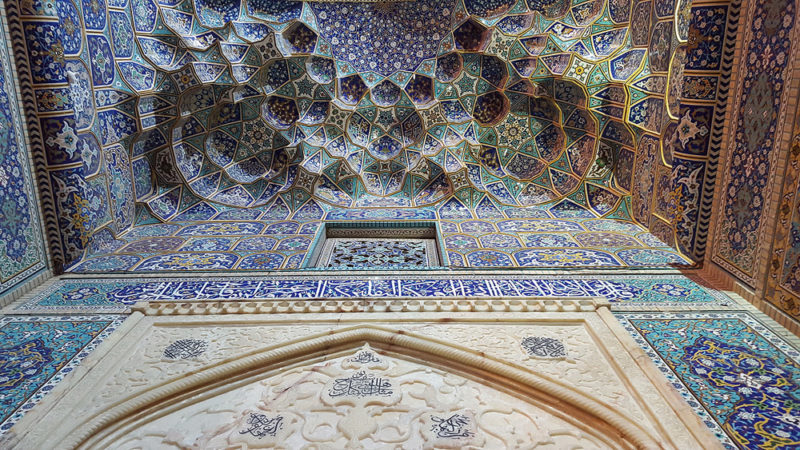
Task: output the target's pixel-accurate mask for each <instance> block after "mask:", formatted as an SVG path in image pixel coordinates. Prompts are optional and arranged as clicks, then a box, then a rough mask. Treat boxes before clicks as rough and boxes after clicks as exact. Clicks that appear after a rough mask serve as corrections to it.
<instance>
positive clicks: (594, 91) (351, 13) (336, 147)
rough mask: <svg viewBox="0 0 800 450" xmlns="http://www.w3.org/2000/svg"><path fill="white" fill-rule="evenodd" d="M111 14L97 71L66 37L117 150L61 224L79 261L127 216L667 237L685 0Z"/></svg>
mask: <svg viewBox="0 0 800 450" xmlns="http://www.w3.org/2000/svg"><path fill="white" fill-rule="evenodd" d="M67 3H69V4H71V3H70V2H68V1H66V0H64V4H65V5H66V4H67ZM102 7H105V8H106V9H107V10H108V18H109V19H108V21H107V22H104V23H102V24H101V23H99V22H98V23H96V24H95V23H94V22H92V20H94V19H92V18H93V17H94V16H93V15H91V14H90V16H91V17H89V18H87V19H86V20H85V21H83V22H81V23H82V25H83V26H84V27H86V30H87V31H86V32H87V33H88V35H87V39H86V43H85V44H86V45H85V47H86V48H88V50H89V53H90V54H94V55H96V57H94V58H91V60H90V61H88V62H87V63H86V64H87V65H88V66H89V67H90V70H89V71H88V73H83V72H86V71H81V70H79V69H80V67H78V68H71V67H73V66H77V65H78V64H77V63H74V62H72V59H75V58H76V57H75V56H74V55H72V53H75V52H76V51H78V50H79V49H80V48H81V45H82V43H74V44H75V45H73V47H75V48H74V49H73V48H72V47H69V48H66V47H65V50H64V51H65V52H67V55H66V58H67V59H68V60H70V62H69V64H68V69H69V70H70V73H71V75H70V77H71V78H70V80H73V81H75V82H80V81H81V80H82V79H83V78H88V79H89V83H88V84H89V87H90V89H91V90H92V92H93V94H94V96H95V99H96V102H95V103H96V104H97V105H98V106H97V111H95V110H93V109H91V108H90V109H85V108H84V110H83V111H82V112H81V113H80V114H78V113H76V115H75V128H76V131H77V132H78V134H79V136H82V134H80V133H84V134H85V133H86V132H87V130H89V131H92V132H94V133H95V134H96V135H97V136H98V140H99V141H100V145H101V146H102V147H104V151H105V150H106V149H107V148H113V149H114V152H111V153H113V154H114V155H118V156H113V158H112V160H113V164H108V170H107V171H108V172H109V173H107V174H105V177H106V178H108V177H111V178H113V179H112V180H111V181H110V182H108V191H109V198H108V201H107V202H106V205H105V206H103V207H107V208H108V209H109V210H110V211H113V212H107V213H105V214H106V216H110V217H111V219H112V222H111V225H110V226H109V225H108V224H109V221H108V220H107V218H108V217H105V218H104V217H98V218H96V220H94V219H93V220H89V221H88V222H87V221H82V222H81V223H80V224H78V223H77V222H76V223H73V222H75V221H74V220H71V219H69V217H67V216H64V218H62V219H63V220H62V219H60V220H61V222H63V224H61V225H62V227H61V228H62V230H64V231H62V234H63V235H64V236H65V237H62V246H63V253H64V254H65V256H64V259H65V264H66V265H69V264H71V263H74V262H75V261H77V260H78V259H80V258H81V257H84V256H86V254H87V252H88V253H89V254H99V253H103V252H108V251H115V250H117V249H119V248H120V247H121V246H122V245H124V244H125V243H127V242H131V241H130V240H129V239H126V240H125V242H122V243H120V242H119V241H117V239H118V238H119V237H120V236H123V235H124V233H126V232H127V231H128V230H130V228H131V226H133V225H137V226H138V225H149V224H153V223H163V222H190V221H204V220H254V219H261V220H282V219H287V218H289V217H291V218H293V219H300V220H301V221H302V220H305V219H309V220H310V219H317V220H318V219H323V218H326V217H327V216H326V214H333V213H335V211H336V210H337V209H344V210H358V211H361V212H358V213H354V214H355V215H354V216H353V217H356V216H357V217H362V216H360V215H359V214H362V212H363V211H365V210H366V211H368V210H375V209H384V210H385V209H386V208H392V209H393V211H401V210H402V209H403V208H405V209H409V210H410V209H413V210H414V211H416V212H414V213H409V214H410V216H409V217H408V218H412V217H411V216H414V218H418V219H425V220H429V219H445V218H448V217H450V218H453V217H456V218H462V219H465V218H501V219H502V218H506V219H513V218H517V217H522V218H540V219H546V218H569V217H583V218H609V219H614V220H621V221H626V222H634V223H636V222H638V224H637V226H639V225H641V226H643V227H645V228H650V229H651V230H652V231H653V233H654V234H655V235H656V237H658V238H660V239H662V240H664V241H665V242H667V243H668V244H670V243H672V242H673V235H674V229H673V228H672V225H671V224H670V222H669V221H670V220H671V217H672V215H673V211H671V210H670V206H669V205H670V202H668V201H666V199H668V196H669V192H670V190H671V187H670V184H671V183H672V180H671V178H670V177H671V167H670V165H669V164H670V163H671V159H672V158H671V150H670V146H671V142H674V139H676V137H675V136H676V135H678V134H680V133H679V131H680V130H681V128H679V127H677V126H676V125H677V117H678V116H677V114H678V108H679V106H680V102H679V100H678V97H677V94H675V93H676V92H680V89H679V87H680V86H679V85H680V82H679V81H680V78H681V74H682V72H681V71H682V62H681V61H682V58H681V55H682V52H683V51H684V50H683V43H685V42H686V36H685V34H686V32H687V30H686V23H685V19H686V15H685V14H683V12H684V11H685V10H686V8H688V4H686V3H685V2H681V3H680V4H671V3H670V4H667V3H666V2H655V3H650V2H639V3H637V4H633V3H630V2H624V1H619V0H592V1H588V2H577V1H575V2H570V1H539V0H527V1H526V0H520V1H516V2H513V1H474V0H446V1H433V0H414V1H397V2H340V3H336V2H311V1H309V2H292V1H263V0H250V1H247V0H241V1H237V0H217V1H208V0H183V1H178V0H130V1H128V2H124V1H119V0H114V1H109V2H108V4H107V5H101V8H102ZM64 8H66V9H69V8H67V7H66V6H64ZM66 9H65V11H66ZM90 9H91V8H90ZM64 14H66V12H65V13H64ZM66 15H68V14H66ZM76 17H79V16H76ZM90 19H91V20H90ZM97 20H98V21H99V20H100V18H99V17H98V18H97ZM78 22H80V20H78ZM78 22H75V21H74V20H73V23H78ZM651 24H652V25H651ZM69 29H71V28H69ZM651 29H652V32H651ZM67 30H68V28H65V30H64V31H62V32H60V33H66V32H67ZM64 39H65V40H64V42H67V40H66V37H65V38H64ZM70 45H71V44H70ZM79 54H80V53H77V54H76V55H79ZM76 61H77V60H76ZM670 77H672V79H670ZM667 86H669V92H667V90H668V89H667ZM92 115H94V118H95V119H96V120H94V122H92V120H91V119H92ZM84 116H87V117H84ZM92 123H93V124H94V128H87V127H88V126H89V125H90V124H92ZM679 137H680V138H681V139H684V138H685V137H682V136H679ZM54 139H55V137H54ZM106 153H109V152H106ZM107 159H108V158H107ZM91 176H92V175H91V174H89V176H88V177H87V178H89V177H91ZM98 176H99V175H98ZM128 177H130V178H129V179H128ZM70 183H72V184H74V185H75V186H74V188H75V189H78V190H79V191H81V190H83V191H87V192H86V193H87V195H88V194H92V193H93V192H94V191H93V190H92V189H94V187H95V186H94V185H92V184H91V183H85V182H81V180H79V179H77V178H76V179H75V180H67V182H66V184H67V185H70ZM82 183H83V184H82ZM656 185H657V186H658V187H659V190H660V191H661V192H662V194H661V195H660V197H659V198H655V199H654V197H655V196H656V195H655V194H654V192H655V189H654V186H656ZM70 189H72V186H71V185H70V186H66V188H65V192H68V191H70ZM59 200H60V199H59ZM90 203H91V204H100V202H90ZM665 205H666V206H665ZM134 206H135V212H134ZM515 209H518V210H519V211H517V212H513V210H515ZM60 210H63V211H67V210H68V205H64V206H61V207H60ZM423 210H426V211H423ZM420 211H422V212H420ZM337 214H338V213H337ZM363 214H365V215H364V216H363V217H367V216H369V217H372V218H377V219H381V218H386V219H392V218H395V219H397V218H398V217H400V216H403V214H405V213H402V212H395V213H391V214H390V213H386V212H385V211H384V212H374V211H373V212H372V213H370V212H368V213H363ZM387 214H388V216H387ZM392 214H394V216H392ZM415 214H417V215H415ZM98 215H99V213H98ZM448 215H449V216H448ZM389 216H392V217H389ZM395 216H397V217H395ZM445 216H448V217H445ZM400 218H402V217H400ZM545 228H546V227H545ZM600 228H602V227H600ZM600 228H598V229H590V228H586V231H592V232H602V231H608V230H605V229H600ZM164 229H166V228H164ZM153 230H155V228H153ZM639 230H640V231H644V230H643V229H639ZM450 231H451V232H458V231H459V230H458V229H456V230H455V231H452V230H450ZM462 231H463V230H462ZM496 231H501V232H502V231H504V230H502V229H499V228H497V229H496ZM537 231H545V230H544V229H542V230H537ZM560 231H573V232H574V231H576V230H567V229H564V230H560ZM141 233H151V232H150V231H148V232H144V231H142V232H141ZM141 233H140V234H137V236H139V237H141V236H144V235H142V234H141ZM152 233H155V234H156V235H160V234H161V233H159V232H155V231H153V232H152ZM648 239H649V238H648ZM567 241H571V240H570V239H568V240H567ZM567 241H565V242H567ZM498 242H499V241H498ZM516 242H519V245H517V244H516ZM537 242H538V241H537ZM512 244H514V245H513V247H515V248H522V247H525V246H527V244H525V245H523V243H522V242H521V241H517V240H512ZM536 245H539V244H536ZM644 245H645V246H649V245H651V244H650V243H649V242H644ZM652 245H655V246H658V247H665V245H664V244H663V243H661V242H658V243H654V244H652ZM476 248H477V247H476ZM484 248H487V247H484ZM156 250H161V249H160V248H159V249H156ZM227 250H230V248H229V249H227ZM285 256H291V255H285ZM476 258H477V257H476ZM129 259H130V261H133V258H129ZM234 259H235V258H234ZM465 259H469V258H465ZM478 259H480V258H478ZM506 259H509V260H510V258H506ZM679 259H680V258H679ZM130 261H127V260H126V264H127V263H128V262H130ZM465 263H466V261H465ZM112 266H113V264H112ZM103 267H104V268H108V267H106V266H103Z"/></svg>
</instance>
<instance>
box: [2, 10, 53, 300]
mask: <svg viewBox="0 0 800 450" xmlns="http://www.w3.org/2000/svg"><path fill="white" fill-rule="evenodd" d="M13 54H14V50H13V49H12V47H11V40H10V39H9V34H8V28H7V26H6V23H5V12H4V9H3V5H2V4H0V298H2V297H4V296H5V295H7V294H10V293H11V291H12V290H14V289H15V288H17V287H19V286H20V285H21V284H23V283H25V282H26V281H27V280H30V279H31V278H32V277H35V276H37V274H40V273H42V272H43V271H44V270H46V268H47V254H46V250H45V244H44V240H43V236H42V229H41V222H40V218H39V203H38V196H37V193H36V187H35V184H34V183H35V179H34V177H33V171H32V170H31V160H30V154H29V151H28V144H27V134H26V131H25V122H24V119H23V115H22V112H21V111H22V105H21V103H20V98H19V95H20V94H19V89H18V83H17V74H16V69H15V65H14V58H13Z"/></svg>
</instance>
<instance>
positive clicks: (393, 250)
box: [312, 224, 441, 270]
mask: <svg viewBox="0 0 800 450" xmlns="http://www.w3.org/2000/svg"><path fill="white" fill-rule="evenodd" d="M324 233H325V235H324V239H323V240H322V241H321V242H320V243H319V244H318V245H317V250H316V251H315V255H314V256H313V257H312V260H313V261H315V263H314V266H315V267H324V268H329V269H360V270H366V269H373V270H374V269H420V268H426V267H437V266H441V260H440V257H439V249H438V245H437V241H436V229H435V228H434V227H433V226H396V227H393V226H387V225H384V226H381V227H371V228H366V227H354V226H352V225H350V224H348V225H337V224H327V225H326V227H325V231H324Z"/></svg>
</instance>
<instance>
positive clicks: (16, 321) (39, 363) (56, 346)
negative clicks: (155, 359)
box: [0, 315, 124, 436]
mask: <svg viewBox="0 0 800 450" xmlns="http://www.w3.org/2000/svg"><path fill="white" fill-rule="evenodd" d="M123 320H124V316H108V315H92V316H3V317H0V436H2V435H3V434H5V433H6V432H7V431H8V430H9V429H10V428H11V426H12V425H14V424H15V423H16V422H17V421H19V419H20V418H21V417H22V415H23V414H25V412H27V411H28V410H29V409H31V408H32V407H33V406H34V405H35V404H36V403H38V402H39V401H40V400H41V399H42V397H44V396H45V395H47V393H49V392H50V390H52V389H53V387H54V386H55V385H56V384H57V383H58V382H59V381H61V379H62V378H63V377H64V376H65V375H67V374H68V373H70V372H71V371H73V370H74V369H75V368H76V367H77V366H78V365H79V364H80V362H81V360H83V359H84V358H85V357H86V356H87V355H88V354H89V353H90V352H91V351H92V350H94V348H95V347H97V345H98V344H99V343H100V342H102V341H103V340H104V339H105V338H106V337H108V335H109V334H111V332H112V331H114V329H116V328H117V327H118V326H119V325H120V324H121V323H122V321H123Z"/></svg>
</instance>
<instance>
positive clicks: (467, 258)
mask: <svg viewBox="0 0 800 450" xmlns="http://www.w3.org/2000/svg"><path fill="white" fill-rule="evenodd" d="M571 208H572V211H573V212H577V211H583V213H582V214H573V215H572V216H570V218H569V219H556V218H554V216H555V215H556V214H555V213H554V212H553V211H552V209H550V210H548V209H547V208H544V207H540V208H535V209H534V208H528V209H527V211H520V210H517V209H507V210H505V211H500V210H498V211H497V212H496V214H495V215H494V217H492V218H483V219H481V218H478V217H485V215H484V214H482V213H481V211H482V210H480V209H479V210H478V211H477V215H473V213H472V212H469V211H466V212H467V214H465V215H464V216H463V217H461V218H456V219H451V220H445V219H444V217H449V216H448V213H449V210H448V209H447V208H446V207H445V206H442V207H440V208H438V209H426V208H420V209H401V208H398V209H391V210H389V209H387V210H341V209H333V210H330V211H328V212H326V215H325V216H324V218H322V220H312V221H307V220H300V219H298V218H296V216H297V214H295V215H292V216H291V218H290V219H283V220H248V221H241V220H210V221H202V222H172V223H169V224H147V223H146V222H145V223H144V224H141V225H137V226H135V227H133V228H132V229H130V230H129V231H128V232H126V233H124V234H122V235H120V236H119V237H118V238H117V239H116V240H115V241H114V245H108V246H106V247H105V248H100V249H97V250H95V251H91V252H90V251H87V252H86V253H87V254H86V256H85V257H84V258H83V260H82V261H80V262H78V263H77V264H76V265H75V266H73V267H72V268H71V269H70V271H71V272H74V273H91V272H107V271H116V272H123V271H134V272H152V271H158V272H162V271H163V272H168V271H173V270H180V271H184V270H210V271H223V270H224V271H230V270H233V271H261V270H275V269H278V270H293V269H298V268H303V267H306V266H308V265H309V264H310V262H309V261H307V256H308V254H309V252H312V251H313V244H314V242H318V241H320V236H321V234H322V233H323V232H324V229H325V224H326V223H340V222H359V223H361V222H367V223H373V224H375V223H377V222H378V221H379V220H380V219H384V220H387V221H390V222H391V223H414V221H416V220H419V219H425V220H426V221H427V222H433V223H436V224H438V228H439V230H440V232H441V233H440V236H441V241H442V248H443V250H444V253H445V255H446V258H445V261H444V265H445V266H450V267H506V268H510V267H540V268H556V267H650V268H669V267H673V266H685V265H689V264H691V261H690V260H688V259H687V258H685V257H683V256H681V255H680V254H678V253H677V252H676V251H675V250H674V249H671V248H669V247H668V246H667V245H666V244H664V243H663V242H661V241H660V240H659V239H658V238H657V237H656V236H654V235H653V234H651V233H649V232H647V230H646V229H644V228H643V227H641V226H640V225H638V224H637V223H635V222H633V221H631V220H622V219H609V218H601V217H598V215H597V214H595V213H593V212H591V211H590V210H588V209H586V208H582V207H579V206H573V207H571ZM378 213H380V214H378ZM522 213H524V214H522ZM521 214H522V215H527V216H533V217H528V218H519V216H520V215H521ZM254 217H260V215H259V216H254ZM426 264H427V263H426ZM370 267H373V268H374V267H375V266H374V265H368V266H366V268H370ZM407 267H411V266H407Z"/></svg>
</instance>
